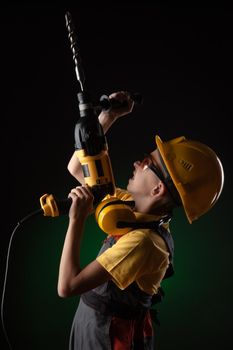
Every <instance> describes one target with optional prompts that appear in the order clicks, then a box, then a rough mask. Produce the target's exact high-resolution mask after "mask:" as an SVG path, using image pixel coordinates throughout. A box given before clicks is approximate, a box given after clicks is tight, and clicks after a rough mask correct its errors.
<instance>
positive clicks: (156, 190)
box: [151, 181, 166, 196]
mask: <svg viewBox="0 0 233 350" xmlns="http://www.w3.org/2000/svg"><path fill="white" fill-rule="evenodd" d="M165 192H166V187H165V185H164V183H163V182H162V181H159V183H158V184H157V185H156V186H154V187H153V188H152V190H151V196H161V195H163V194H164V193H165Z"/></svg>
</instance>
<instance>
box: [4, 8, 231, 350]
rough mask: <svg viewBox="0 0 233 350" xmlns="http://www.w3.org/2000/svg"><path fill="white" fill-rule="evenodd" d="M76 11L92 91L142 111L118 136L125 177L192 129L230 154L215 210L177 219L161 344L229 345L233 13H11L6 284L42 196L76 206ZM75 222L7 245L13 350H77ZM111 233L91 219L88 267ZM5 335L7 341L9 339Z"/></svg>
mask: <svg viewBox="0 0 233 350" xmlns="http://www.w3.org/2000/svg"><path fill="white" fill-rule="evenodd" d="M67 10H69V11H70V12H71V14H72V16H73V19H74V21H75V25H76V31H77V35H78V41H79V47H80V52H81V57H82V61H83V66H84V71H85V75H86V83H87V88H88V90H89V91H90V92H91V94H92V96H93V100H96V101H97V100H98V99H99V98H100V96H101V95H103V94H110V93H111V92H114V91H118V90H128V91H130V92H140V93H141V94H142V95H143V98H144V103H143V105H141V106H137V107H136V108H135V109H134V111H133V113H132V114H131V115H130V116H128V117H125V118H122V119H120V120H118V121H117V122H116V124H115V125H114V127H113V128H112V129H111V130H110V131H109V133H108V134H107V139H108V144H109V153H110V156H111V160H112V165H113V170H114V175H115V179H116V182H117V184H118V185H119V186H121V187H123V186H125V185H126V184H127V180H128V177H129V176H130V175H131V174H132V170H133V166H132V164H133V161H134V160H137V159H140V158H141V157H142V154H143V152H145V151H149V150H151V149H153V148H154V136H155V134H158V135H160V137H161V138H162V139H164V140H166V139H167V140H168V139H170V138H173V137H177V136H181V135H185V136H186V137H187V138H192V139H197V140H199V141H202V142H204V143H207V144H208V145H209V146H211V147H212V148H213V149H214V150H215V151H216V152H217V154H218V155H219V157H220V159H221V160H222V163H223V166H224V170H225V186H224V189H223V192H222V196H221V197H220V199H219V202H218V203H217V205H216V206H215V207H214V208H213V209H212V210H211V211H210V212H209V213H207V214H206V215H205V216H203V217H201V218H200V219H199V221H197V222H194V223H193V224H192V225H189V224H188V222H187V220H186V218H185V217H184V214H183V213H182V212H179V211H178V212H177V213H176V215H177V218H176V219H174V221H173V222H172V225H171V226H172V232H173V235H174V238H175V244H176V255H175V270H176V273H175V276H174V277H173V278H172V279H170V280H168V281H166V282H164V284H163V285H164V289H165V292H166V297H165V299H164V301H163V303H162V304H160V305H159V315H160V321H161V327H160V328H159V330H158V344H159V347H158V349H159V350H168V349H169V350H170V349H179V350H184V349H197V348H198V349H206V348H207V349H210V348H211V349H219V348H220V349H228V348H230V347H231V342H232V331H233V329H232V287H233V284H232V243H233V238H232V232H231V231H232V229H231V215H232V202H231V196H232V180H231V179H232V163H231V162H232V156H231V152H232V144H231V142H232V129H231V126H230V125H231V117H232V92H233V88H232V78H233V74H232V73H233V69H232V62H233V40H232V33H233V12H232V11H231V9H230V8H227V7H224V6H223V7H207V6H206V7H205V6H202V7H179V6H176V7H172V6H168V5H164V4H163V5H161V4H158V3H157V4H156V3H155V4H154V5H151V4H146V3H145V4H144V5H135V4H134V5H130V4H124V5H120V4H119V5H117V4H108V5H105V4H104V3H101V5H99V6H98V7H97V6H93V5H88V4H86V5H85V6H84V5H78V3H77V4H76V5H72V6H61V5H60V6H59V5H42V4H40V5H39V4H38V5H36V4H34V5H29V4H26V3H24V4H18V5H16V4H9V5H5V6H4V7H2V9H1V15H0V16H1V19H0V22H1V28H0V35H1V38H0V40H1V67H0V69H1V79H0V81H1V96H2V99H1V100H2V101H1V138H0V140H1V159H2V165H1V173H2V177H1V179H2V180H1V192H2V220H1V232H0V234H1V236H0V239H1V257H0V258H1V260H0V263H1V264H0V269H1V290H2V289H3V285H4V276H5V270H6V260H7V252H8V245H9V241H10V237H12V234H13V231H14V229H15V228H16V225H17V222H18V221H19V220H20V219H22V218H23V217H25V216H26V215H27V214H29V213H31V212H32V211H34V210H36V209H39V208H40V204H39V198H40V197H41V196H42V195H43V194H44V193H52V194H54V195H56V196H57V197H60V198H65V197H66V196H67V194H68V192H69V190H70V188H72V187H73V186H75V185H76V181H75V179H73V178H72V177H71V175H70V174H69V173H68V171H67V164H68V161H69V159H70V157H71V155H72V153H73V150H74V136H73V132H74V126H75V123H76V121H77V120H78V117H79V114H78V102H77V97H76V94H77V92H78V91H79V84H78V83H77V80H76V76H75V70H74V63H73V60H72V53H71V50H70V45H69V40H68V36H67V34H68V33H67V29H66V27H65V17H64V15H65V12H66V11H67ZM66 227H67V217H66V216H62V217H58V218H48V217H43V216H42V215H41V216H37V217H34V218H32V219H31V220H29V221H28V222H25V224H22V225H21V226H19V227H17V229H16V231H15V233H14V236H13V240H12V245H11V250H10V255H9V257H10V259H9V266H8V267H9V268H8V275H7V283H6V290H5V298H4V321H5V327H6V329H7V332H8V336H9V338H10V341H11V342H12V344H13V345H14V347H13V348H14V349H21V348H23V349H33V350H42V349H43V350H47V349H51V348H52V349H57V350H63V349H67V348H68V337H69V330H70V327H71V323H72V319H73V315H74V312H75V308H76V306H77V304H78V298H71V299H60V298H59V297H58V296H57V292H56V283H57V273H58V265H59V258H60V254H61V249H62V244H63V240H64V236H65V231H66ZM104 238H105V235H104V234H103V233H102V232H100V230H99V229H98V227H97V225H96V223H95V222H94V219H93V218H90V219H89V220H88V223H87V226H86V233H85V237H84V240H83V250H82V264H83V265H85V264H86V263H88V262H89V261H91V260H92V259H94V258H95V256H96V254H97V252H98V249H99V246H100V244H101V242H102V241H103V239H104ZM1 336H2V338H1V339H2V344H3V345H2V346H1V349H4V348H5V346H6V343H5V341H4V337H3V335H2V333H1Z"/></svg>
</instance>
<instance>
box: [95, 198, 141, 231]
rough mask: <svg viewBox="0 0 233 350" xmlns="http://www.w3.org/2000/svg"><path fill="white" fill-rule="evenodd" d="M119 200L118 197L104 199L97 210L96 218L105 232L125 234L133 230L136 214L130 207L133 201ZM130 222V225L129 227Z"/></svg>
mask: <svg viewBox="0 0 233 350" xmlns="http://www.w3.org/2000/svg"><path fill="white" fill-rule="evenodd" d="M126 203H127V201H122V200H119V199H118V198H116V197H110V198H107V199H104V200H103V201H102V202H100V203H99V204H98V206H97V207H96V210H95V219H96V221H97V223H98V225H99V227H100V228H101V230H103V231H104V232H105V233H107V234H110V235H111V234H114V235H123V234H125V233H127V232H129V231H130V230H132V223H135V222H136V216H135V214H134V212H133V210H132V209H131V207H130V204H132V201H128V203H129V204H126ZM127 223H129V227H127Z"/></svg>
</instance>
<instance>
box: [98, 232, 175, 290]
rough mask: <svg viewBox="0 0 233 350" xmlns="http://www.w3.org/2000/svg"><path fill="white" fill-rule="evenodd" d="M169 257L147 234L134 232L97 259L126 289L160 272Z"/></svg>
mask: <svg viewBox="0 0 233 350" xmlns="http://www.w3.org/2000/svg"><path fill="white" fill-rule="evenodd" d="M167 256H168V253H167V252H166V251H164V250H163V249H162V248H160V247H159V246H157V245H156V244H154V242H152V240H151V239H150V237H149V236H148V235H147V234H146V233H145V232H143V231H137V230H134V231H131V232H129V233H127V234H125V235H124V236H123V237H121V238H120V239H119V240H118V241H117V242H116V243H115V244H114V245H113V246H112V247H111V248H108V249H107V250H106V251H105V252H104V253H102V254H101V255H100V256H98V257H97V258H96V259H97V261H98V262H99V263H100V264H101V265H102V266H103V267H104V268H105V269H106V270H107V271H108V272H109V273H110V274H111V276H112V279H113V281H114V282H115V283H116V285H117V286H118V287H119V288H120V289H125V288H126V287H128V286H129V285H130V284H131V283H133V282H134V281H136V280H137V279H139V278H140V277H141V276H142V275H143V274H149V273H154V272H155V271H156V270H159V269H160V267H161V265H163V263H164V261H165V260H167Z"/></svg>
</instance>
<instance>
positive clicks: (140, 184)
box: [127, 149, 162, 196]
mask: <svg viewBox="0 0 233 350" xmlns="http://www.w3.org/2000/svg"><path fill="white" fill-rule="evenodd" d="M151 165H152V166H154V167H156V168H158V170H159V171H160V172H161V168H162V165H161V162H160V159H159V154H158V150H157V149H156V150H154V151H153V152H151V154H150V155H148V156H147V157H145V158H144V159H143V160H141V161H136V162H134V172H133V176H132V177H131V178H130V179H129V182H128V186H127V190H128V191H129V192H130V193H131V194H132V195H133V194H139V195H144V196H146V195H148V194H150V191H151V190H152V189H153V187H154V186H156V185H157V184H158V183H159V181H160V179H159V177H158V176H157V175H156V173H155V172H154V171H153V170H152V169H151V168H150V166H151Z"/></svg>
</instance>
